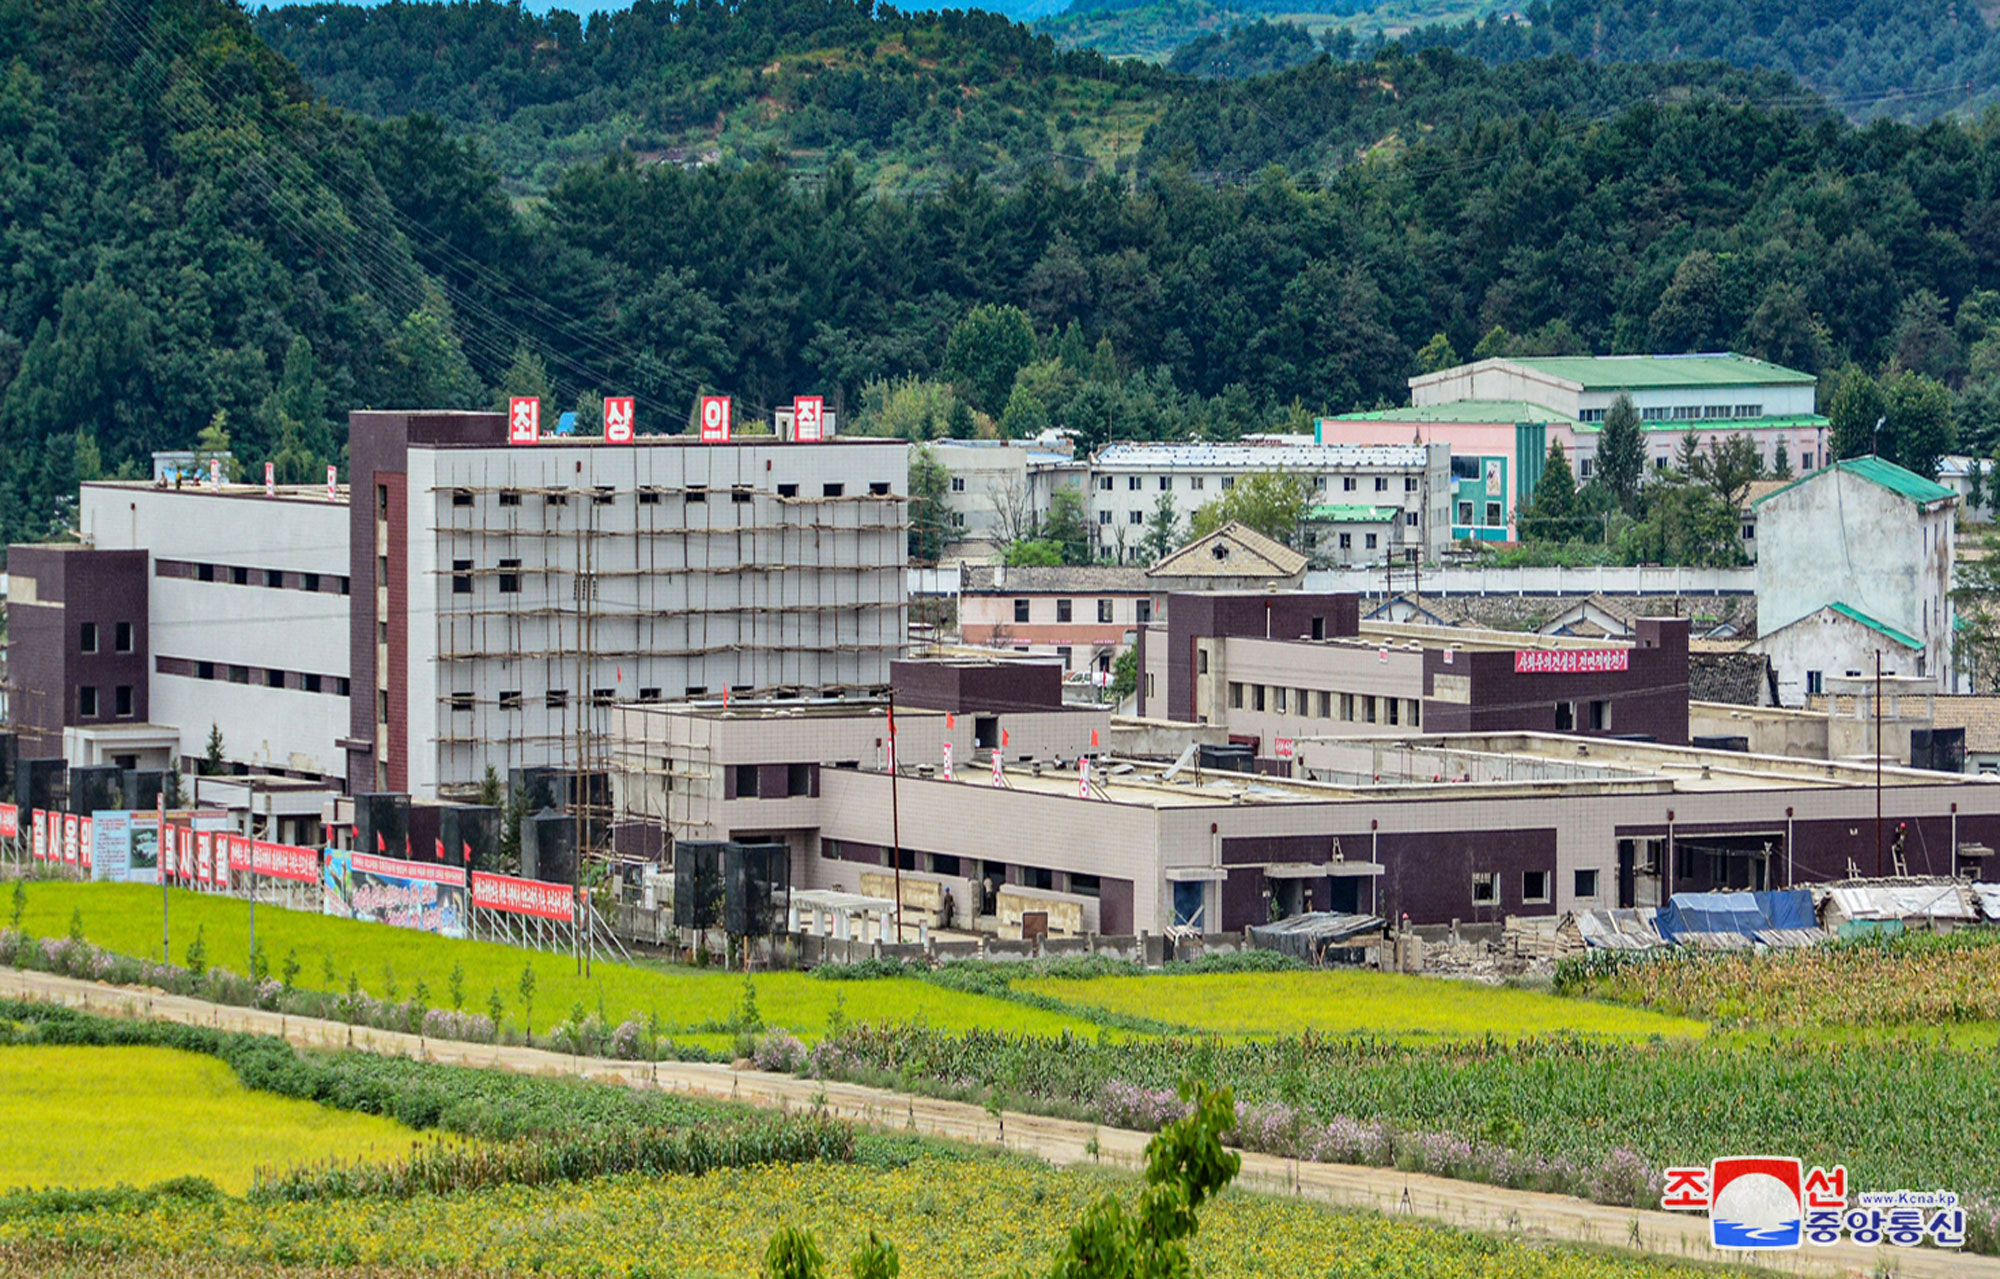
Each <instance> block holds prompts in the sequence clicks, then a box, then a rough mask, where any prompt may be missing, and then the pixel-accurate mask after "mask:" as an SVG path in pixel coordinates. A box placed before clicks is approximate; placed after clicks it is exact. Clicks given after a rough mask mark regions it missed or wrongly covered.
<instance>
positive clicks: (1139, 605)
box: [1014, 599, 1153, 626]
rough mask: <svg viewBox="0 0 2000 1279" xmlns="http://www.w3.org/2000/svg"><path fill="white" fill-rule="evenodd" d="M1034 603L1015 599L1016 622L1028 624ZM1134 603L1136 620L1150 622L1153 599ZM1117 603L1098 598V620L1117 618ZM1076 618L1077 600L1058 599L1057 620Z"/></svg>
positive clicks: (1106, 620) (1108, 621)
mask: <svg viewBox="0 0 2000 1279" xmlns="http://www.w3.org/2000/svg"><path fill="white" fill-rule="evenodd" d="M1033 603H1034V601H1032V600H1025V599H1017V600H1015V601H1014V620H1015V622H1017V623H1019V624H1020V625H1023V626H1025V625H1027V624H1028V620H1029V613H1030V609H1031V606H1032V605H1033ZM1134 603H1135V607H1136V610H1137V612H1136V615H1135V616H1134V618H1133V620H1134V621H1138V622H1150V621H1152V620H1153V601H1151V600H1145V599H1142V600H1137V601H1135V602H1134ZM1116 604H1117V601H1116V600H1108V599H1100V600H1098V601H1097V620H1098V621H1099V622H1104V623H1110V622H1112V621H1113V620H1115V619H1114V617H1113V608H1114V606H1115V605H1116ZM1075 620H1076V601H1075V600H1057V601H1056V621H1057V622H1073V621H1075Z"/></svg>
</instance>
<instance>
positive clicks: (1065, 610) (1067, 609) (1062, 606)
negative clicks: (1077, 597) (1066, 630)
mask: <svg viewBox="0 0 2000 1279" xmlns="http://www.w3.org/2000/svg"><path fill="white" fill-rule="evenodd" d="M1074 603H1075V601H1073V600H1057V601H1056V620H1057V621H1058V622H1067V621H1069V620H1070V614H1071V605H1072V604H1074Z"/></svg>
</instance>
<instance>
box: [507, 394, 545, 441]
mask: <svg viewBox="0 0 2000 1279" xmlns="http://www.w3.org/2000/svg"><path fill="white" fill-rule="evenodd" d="M541 438H542V402H541V401H540V400H538V399H536V398H535V397H534V396H532V395H516V396H514V397H513V398H511V399H509V400H508V401H507V442H508V443H509V444H538V443H540V442H541Z"/></svg>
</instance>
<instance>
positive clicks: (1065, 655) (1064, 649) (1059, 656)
mask: <svg viewBox="0 0 2000 1279" xmlns="http://www.w3.org/2000/svg"><path fill="white" fill-rule="evenodd" d="M1071 652H1072V650H1071V648H1070V646H1069V645H1067V644H1058V645H1056V660H1057V661H1058V662H1061V663H1062V668H1063V669H1064V670H1068V669H1069V666H1070V662H1069V657H1070V653H1071Z"/></svg>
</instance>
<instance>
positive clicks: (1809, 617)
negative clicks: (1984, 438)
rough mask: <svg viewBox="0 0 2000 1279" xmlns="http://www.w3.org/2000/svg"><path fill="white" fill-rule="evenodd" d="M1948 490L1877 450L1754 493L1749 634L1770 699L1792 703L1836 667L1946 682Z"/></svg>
mask: <svg viewBox="0 0 2000 1279" xmlns="http://www.w3.org/2000/svg"><path fill="white" fill-rule="evenodd" d="M1958 502H1959V498H1958V495H1957V494H1956V493H1954V492H1953V491H1952V490H1951V489H1949V488H1947V487H1945V486H1944V485H1942V484H1939V483H1937V482H1936V481H1934V480H1928V479H1925V478H1924V477H1923V476H1921V475H1918V474H1916V473H1915V472H1914V471H1908V470H1905V469H1904V468H1902V467H1900V466H1897V465H1896V464H1895V463H1893V462H1888V461H1884V460H1883V459H1881V458H1878V457H1857V458H1849V459H1848V460H1846V461H1844V462H1836V463H1834V464H1833V465H1832V466H1828V467H1823V468H1821V469H1820V470H1818V471H1814V472H1812V473H1811V474H1809V475H1806V476H1804V477H1802V478H1800V479H1798V480H1795V481H1793V482H1792V483H1790V484H1787V485H1785V486H1784V487H1782V488H1779V489H1777V490H1775V491H1773V492H1771V493H1767V494H1765V495H1764V496H1763V497H1761V498H1759V499H1758V500H1757V503H1756V511H1757V636H1758V638H1757V641H1756V643H1755V645H1753V647H1754V648H1755V649H1756V650H1757V651H1760V652H1763V653H1765V654H1766V655H1768V656H1769V657H1770V659H1771V666H1772V669H1773V670H1774V672H1775V673H1776V678H1777V682H1778V700H1779V702H1780V703H1782V704H1784V705H1786V706H1801V705H1804V704H1805V701H1806V699H1807V698H1808V697H1811V696H1813V695H1814V694H1817V693H1821V692H1824V691H1825V688H1826V681H1827V680H1828V679H1832V678H1838V677H1840V676H1844V675H1873V674H1874V672H1875V654H1876V653H1878V652H1879V653H1880V654H1881V655H1882V673H1883V674H1884V675H1901V676H1910V677H1915V678H1920V679H1929V680H1933V681H1935V682H1936V686H1937V688H1938V690H1939V691H1941V692H1954V691H1957V683H1958V680H1957V678H1956V674H1955V671H1954V668H1953V663H1952V648H1951V640H1952V616H1953V611H1952V602H1951V566H1952V555H1953V544H1954V542H1955V540H1956V521H1955V518H1954V514H1955V511H1956V508H1957V506H1958Z"/></svg>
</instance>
